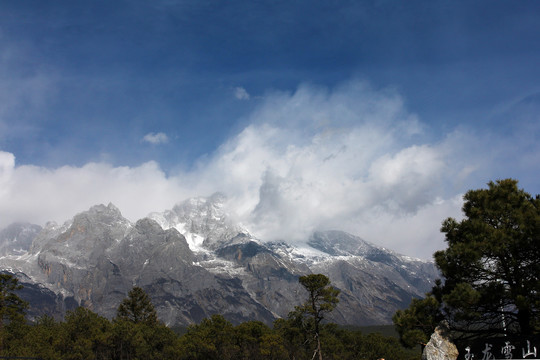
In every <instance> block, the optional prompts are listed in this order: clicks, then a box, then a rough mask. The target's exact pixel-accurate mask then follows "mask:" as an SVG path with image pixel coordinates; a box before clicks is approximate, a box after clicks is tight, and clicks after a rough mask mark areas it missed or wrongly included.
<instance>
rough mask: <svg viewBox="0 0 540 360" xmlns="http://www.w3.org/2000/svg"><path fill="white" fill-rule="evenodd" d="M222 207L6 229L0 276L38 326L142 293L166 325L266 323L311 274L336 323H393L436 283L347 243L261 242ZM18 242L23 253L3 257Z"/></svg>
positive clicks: (338, 238)
mask: <svg viewBox="0 0 540 360" xmlns="http://www.w3.org/2000/svg"><path fill="white" fill-rule="evenodd" d="M225 201H226V199H225V197H224V196H223V195H221V194H215V195H213V196H211V197H208V198H202V197H200V198H193V199H188V200H186V201H184V202H182V203H179V204H178V205H176V206H175V207H174V208H173V209H172V210H167V211H165V212H163V213H152V214H150V215H149V216H148V217H147V218H144V219H141V220H139V221H137V222H136V223H131V222H130V221H128V220H127V219H125V218H124V217H123V216H122V214H121V213H120V211H119V210H118V209H117V208H116V207H115V206H114V205H112V204H109V205H108V206H104V205H97V206H94V207H92V208H91V209H89V210H88V211H85V212H83V213H80V214H78V215H76V216H75V217H73V219H71V220H69V221H67V222H66V223H64V224H63V225H61V226H59V225H57V224H53V223H49V224H47V226H45V227H44V228H43V229H39V228H37V227H35V226H34V227H32V226H30V225H28V224H27V225H24V226H22V227H19V228H16V227H10V228H8V229H9V230H4V231H2V232H0V235H2V236H3V234H9V236H8V235H5V236H3V237H0V239H1V240H2V241H1V242H0V249H3V250H2V251H3V252H2V253H0V254H1V256H0V270H3V271H9V272H13V273H16V274H17V275H18V276H19V278H20V279H21V282H22V283H23V284H24V285H25V290H24V292H23V297H24V296H26V297H27V298H28V299H29V301H30V302H31V304H34V303H36V302H37V303H39V304H38V305H39V306H34V307H33V309H32V311H31V314H33V315H35V314H38V313H39V308H41V307H43V308H44V309H45V310H46V311H47V312H49V313H55V314H57V315H58V316H61V314H62V313H63V312H64V311H65V310H66V309H70V308H73V307H75V306H79V305H81V306H86V307H88V308H90V309H91V310H93V311H96V312H97V313H99V314H102V315H104V316H107V317H113V316H114V315H115V312H116V308H117V306H118V304H119V303H120V302H121V300H122V299H123V298H124V297H125V296H126V294H127V292H128V291H129V290H130V289H131V288H132V286H134V285H138V286H141V287H143V288H144V289H145V290H146V291H147V292H148V293H149V294H150V296H151V298H152V300H153V302H154V304H155V306H156V309H157V311H158V315H159V317H160V318H161V319H162V320H163V321H165V322H166V323H167V324H170V325H174V324H183V325H185V324H190V323H193V322H199V321H201V320H202V319H203V318H205V317H208V316H210V315H212V314H215V313H219V314H222V315H224V316H225V317H226V318H228V319H229V320H230V321H232V322H235V323H238V322H241V321H246V320H260V321H263V322H266V323H271V322H272V321H273V320H274V319H276V318H278V317H285V316H287V314H288V312H289V311H291V310H293V309H294V306H295V305H298V304H300V303H302V302H303V301H304V300H305V297H306V294H305V290H304V289H303V288H302V287H301V286H300V285H299V283H298V277H299V276H302V275H305V274H308V273H311V272H313V273H323V274H325V275H327V276H329V277H330V279H331V281H332V284H333V285H334V286H335V287H337V288H339V289H340V290H341V294H340V303H339V305H338V307H337V308H336V309H335V310H334V312H333V313H332V320H333V321H335V322H337V323H340V324H349V325H366V324H383V323H390V322H391V316H392V315H393V313H394V312H395V311H396V310H397V309H400V308H404V307H406V306H407V305H408V304H409V302H410V301H411V299H412V298H413V297H420V296H423V295H424V293H425V292H427V291H429V290H430V289H431V286H432V282H433V280H434V279H435V278H436V277H437V272H436V269H435V267H434V265H433V263H431V262H425V261H421V260H417V259H411V258H409V257H405V256H401V255H399V254H396V253H394V252H392V251H390V250H386V249H384V248H381V247H377V246H375V245H373V244H370V243H368V242H366V241H364V240H362V239H361V238H359V237H356V236H353V235H350V234H347V233H345V232H342V231H322V232H315V233H314V234H313V235H312V236H311V237H310V238H309V239H307V241H306V244H305V245H303V246H293V245H291V244H287V243H286V242H280V243H267V242H264V241H263V240H264V239H256V238H255V237H254V236H253V235H251V234H250V233H249V232H248V231H247V230H246V229H245V228H243V227H242V226H241V225H240V224H237V223H235V222H234V221H233V220H232V219H231V218H230V217H229V216H228V214H227V212H226V209H225V206H224V204H225ZM29 229H34V230H33V231H34V232H32V231H30V230H29ZM38 230H39V231H38ZM23 234H26V235H25V236H27V237H24V239H27V238H28V239H29V240H28V239H27V240H25V242H24V244H26V245H24V246H21V247H17V246H11V245H10V244H14V240H13V239H22V238H23V236H22V235H23ZM28 234H30V235H28ZM17 241H19V240H17ZM30 241H31V244H30Z"/></svg>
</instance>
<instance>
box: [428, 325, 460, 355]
mask: <svg viewBox="0 0 540 360" xmlns="http://www.w3.org/2000/svg"><path fill="white" fill-rule="evenodd" d="M458 355H459V352H458V349H457V347H456V345H454V343H452V342H451V341H450V339H449V338H448V337H447V336H446V335H445V327H444V326H438V327H437V328H436V329H435V332H434V333H433V334H432V335H431V339H429V342H428V343H427V345H426V347H425V348H424V352H423V353H422V360H456V359H457V358H458Z"/></svg>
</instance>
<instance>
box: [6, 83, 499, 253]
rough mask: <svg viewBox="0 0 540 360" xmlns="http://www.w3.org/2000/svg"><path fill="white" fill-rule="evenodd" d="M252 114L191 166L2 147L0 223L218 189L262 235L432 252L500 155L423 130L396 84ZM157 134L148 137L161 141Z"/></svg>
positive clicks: (135, 210) (283, 97)
mask: <svg viewBox="0 0 540 360" xmlns="http://www.w3.org/2000/svg"><path fill="white" fill-rule="evenodd" d="M249 120H250V121H249V125H248V126H246V127H245V128H244V129H243V130H242V131H241V132H240V133H238V134H237V135H236V136H234V137H232V138H230V139H229V140H228V141H227V142H225V143H224V144H222V145H221V147H220V148H219V149H218V150H217V151H216V152H215V153H213V154H209V156H207V157H205V158H204V159H202V160H200V162H199V163H198V164H197V166H195V168H194V169H192V170H190V171H187V172H182V173H177V174H174V175H166V174H165V173H164V172H163V171H162V170H161V169H160V167H159V165H158V164H157V163H155V162H149V163H145V164H142V165H140V166H137V167H114V166H111V165H109V164H107V163H89V164H86V165H84V166H82V167H69V166H65V167H60V168H56V169H47V168H42V167H36V166H17V165H16V163H15V161H14V156H13V155H12V154H10V153H6V152H0V186H1V188H0V228H1V227H4V226H6V225H7V224H8V223H9V222H11V221H15V220H29V221H32V222H36V223H40V224H43V223H45V222H46V221H48V220H55V221H57V222H62V221H64V220H67V219H68V218H70V217H71V216H73V215H74V214H75V213H77V212H80V211H83V210H85V209H87V208H89V207H90V206H92V205H94V204H97V203H108V202H113V203H114V204H115V205H117V206H118V207H119V208H120V209H121V210H122V212H123V213H124V215H125V216H127V217H128V218H129V219H131V220H132V221H134V220H137V219H138V218H141V217H143V216H145V215H147V214H148V213H149V212H152V211H162V210H165V209H169V208H171V207H172V206H173V205H174V204H175V203H176V202H178V201H181V200H183V199H185V198H187V197H189V196H198V195H203V196H204V195H210V194H211V193H213V192H215V191H221V192H224V193H225V194H227V196H228V197H229V199H230V200H229V204H228V206H229V208H230V210H231V211H232V212H233V214H234V216H236V217H237V218H238V220H240V221H241V222H242V223H243V224H244V225H246V226H247V227H248V228H249V229H250V230H251V231H252V232H253V233H254V234H255V235H257V236H259V237H260V238H261V239H264V240H278V239H283V240H289V241H302V240H304V239H305V238H306V236H308V235H309V233H310V232H311V231H313V230H315V229H343V230H345V231H349V232H351V233H354V234H356V235H359V236H362V237H364V238H365V239H366V240H369V241H372V242H375V243H378V244H382V245H384V246H386V247H388V248H391V249H394V250H396V251H398V252H402V253H405V254H408V255H413V256H418V257H423V258H430V257H431V254H432V253H433V251H435V250H437V249H441V248H444V243H443V236H442V235H441V234H440V232H439V228H440V225H441V222H442V221H443V220H444V219H445V218H446V217H449V216H452V217H458V216H460V207H461V194H462V193H463V192H464V191H465V190H467V189H469V188H471V184H474V186H478V187H479V186H483V185H484V184H485V183H486V182H487V181H489V180H491V179H494V178H496V177H493V175H494V174H495V175H497V173H496V172H494V171H491V170H490V169H492V168H493V163H495V162H496V161H497V159H491V158H489V157H488V156H487V154H490V153H491V152H492V146H491V147H490V146H489V144H490V143H493V138H492V137H489V136H488V137H482V136H479V135H475V134H474V133H471V132H468V131H466V130H456V131H454V132H452V133H450V134H447V135H445V136H441V138H440V139H438V140H437V141H429V140H426V136H425V134H424V133H423V132H422V131H423V124H422V123H421V122H420V121H419V120H418V119H417V117H416V116H414V114H411V113H409V112H408V111H407V110H406V109H405V107H404V102H403V100H402V98H401V97H400V96H399V94H397V93H395V92H393V91H391V90H383V91H375V90H373V89H371V88H369V86H367V85H366V84H365V83H358V82H352V83H349V84H345V85H343V86H341V87H338V88H336V89H334V90H333V91H329V90H327V89H324V88H317V87H312V86H301V87H300V88H299V89H298V90H297V91H296V92H294V93H280V92H276V93H272V94H269V95H267V96H266V97H265V98H264V99H263V101H262V102H261V105H260V106H259V107H258V108H257V109H256V110H255V111H254V112H253V113H252V114H251V117H250V119H249ZM160 134H161V133H158V134H148V135H147V136H149V139H152V141H156V142H159V141H161V140H159V139H160V138H161V136H162V135H163V136H164V134H162V135H160ZM148 141H151V140H148ZM152 141H151V142H152ZM502 151H503V149H501V152H502ZM479 174H480V175H479ZM474 176H477V177H478V178H477V179H474ZM484 176H485V177H486V178H484ZM501 177H504V176H501ZM471 179H473V180H474V181H473V180H471ZM478 179H480V180H478Z"/></svg>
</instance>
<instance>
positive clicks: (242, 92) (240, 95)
mask: <svg viewBox="0 0 540 360" xmlns="http://www.w3.org/2000/svg"><path fill="white" fill-rule="evenodd" d="M234 97H235V98H237V99H238V100H249V98H250V96H249V93H248V92H247V91H246V89H244V88H243V87H241V86H238V87H235V88H234Z"/></svg>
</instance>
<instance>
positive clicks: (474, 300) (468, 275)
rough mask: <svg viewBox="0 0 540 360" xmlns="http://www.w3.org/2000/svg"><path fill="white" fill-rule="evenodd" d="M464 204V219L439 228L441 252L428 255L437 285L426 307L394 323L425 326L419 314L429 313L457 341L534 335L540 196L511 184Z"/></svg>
mask: <svg viewBox="0 0 540 360" xmlns="http://www.w3.org/2000/svg"><path fill="white" fill-rule="evenodd" d="M464 200H465V202H464V205H463V213H464V218H463V219H462V220H461V221H457V220H455V219H453V218H448V219H446V220H445V221H444V222H443V225H442V228H441V231H442V232H443V233H444V234H445V236H446V242H447V243H448V248H447V249H446V250H442V251H438V252H436V253H435V254H434V257H435V263H436V265H437V267H438V268H439V270H440V271H441V274H442V276H443V280H444V282H442V281H440V282H438V283H437V284H436V285H435V286H434V287H433V289H432V291H431V294H432V296H433V298H432V299H431V300H429V302H426V301H423V302H413V304H412V306H411V308H410V309H409V311H408V312H406V313H404V312H402V313H401V314H397V315H396V317H395V321H396V320H400V322H401V323H402V324H406V323H407V322H408V324H409V325H411V324H414V323H415V321H416V320H420V321H419V322H418V323H422V321H421V319H422V318H425V319H429V318H430V317H429V316H427V315H429V314H426V313H424V312H425V311H428V312H429V313H431V314H433V315H434V317H435V318H436V317H438V316H439V315H444V318H445V320H447V321H448V324H449V326H450V329H451V330H453V333H454V335H455V336H458V337H459V338H471V337H477V336H494V335H503V334H504V335H509V334H519V335H521V336H528V335H531V334H538V333H539V332H540V261H539V260H540V197H539V195H536V197H532V196H531V195H530V194H528V193H527V192H525V191H524V190H523V189H519V188H518V182H517V181H516V180H513V179H505V180H498V181H496V182H490V183H488V188H487V189H479V190H470V191H468V192H467V193H466V194H465V196H464ZM433 299H435V300H436V301H433ZM437 303H438V304H439V308H438V309H434V308H433V305H434V304H435V305H436V304H437ZM419 305H422V306H419ZM423 305H429V306H423ZM422 309H424V310H425V311H424V310H422ZM398 315H399V316H398ZM404 315H407V316H405V317H404ZM411 317H413V318H416V319H411ZM406 318H408V319H406ZM432 318H433V317H431V319H432ZM405 320H406V321H405ZM396 325H399V324H398V323H396ZM411 328H412V329H413V328H414V325H413V326H412V327H411ZM416 328H417V329H420V327H419V326H416ZM398 330H399V326H398ZM409 330H411V329H409ZM403 334H409V335H411V334H413V333H411V332H410V331H406V332H404V333H403ZM417 334H418V332H417ZM402 340H403V338H402Z"/></svg>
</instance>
